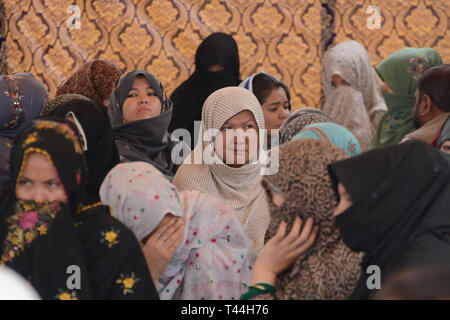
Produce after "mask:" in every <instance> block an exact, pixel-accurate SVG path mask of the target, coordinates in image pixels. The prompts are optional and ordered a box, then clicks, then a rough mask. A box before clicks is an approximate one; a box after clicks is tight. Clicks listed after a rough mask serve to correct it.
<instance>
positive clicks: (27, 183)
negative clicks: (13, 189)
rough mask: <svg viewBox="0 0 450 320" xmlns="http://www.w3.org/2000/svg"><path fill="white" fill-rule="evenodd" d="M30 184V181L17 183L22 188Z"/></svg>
mask: <svg viewBox="0 0 450 320" xmlns="http://www.w3.org/2000/svg"><path fill="white" fill-rule="evenodd" d="M30 184H31V181H30V180H25V179H24V180H20V181H19V185H22V186H26V185H30Z"/></svg>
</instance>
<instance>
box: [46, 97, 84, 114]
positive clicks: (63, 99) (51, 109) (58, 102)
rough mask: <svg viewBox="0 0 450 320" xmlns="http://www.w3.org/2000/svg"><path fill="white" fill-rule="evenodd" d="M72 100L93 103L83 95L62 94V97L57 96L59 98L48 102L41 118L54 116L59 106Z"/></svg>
mask: <svg viewBox="0 0 450 320" xmlns="http://www.w3.org/2000/svg"><path fill="white" fill-rule="evenodd" d="M71 100H86V101H91V100H90V99H89V98H86V97H85V96H83V95H81V94H76V93H66V94H62V95H60V96H57V97H55V98H53V99H50V100H48V101H47V103H46V104H45V107H44V109H43V110H42V112H41V116H42V117H46V116H48V115H50V114H52V113H53V112H54V111H55V109H56V108H57V107H58V106H59V105H61V104H63V103H65V102H68V101H71Z"/></svg>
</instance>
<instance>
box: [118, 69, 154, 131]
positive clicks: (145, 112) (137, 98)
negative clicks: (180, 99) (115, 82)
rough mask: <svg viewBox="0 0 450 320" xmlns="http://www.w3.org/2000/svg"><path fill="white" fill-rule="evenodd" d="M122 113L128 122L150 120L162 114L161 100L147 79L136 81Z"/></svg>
mask: <svg viewBox="0 0 450 320" xmlns="http://www.w3.org/2000/svg"><path fill="white" fill-rule="evenodd" d="M122 113H123V117H124V119H125V121H126V122H132V121H138V120H144V119H150V118H154V117H157V116H159V115H160V114H161V100H160V99H159V97H158V95H157V94H156V92H155V90H153V88H152V87H151V86H150V83H149V82H148V80H147V79H146V78H143V77H136V79H134V82H133V85H132V86H131V89H130V92H129V93H128V96H127V98H126V99H125V102H124V103H123V111H122Z"/></svg>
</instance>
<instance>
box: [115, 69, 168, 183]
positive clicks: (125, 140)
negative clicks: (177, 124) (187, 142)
mask: <svg viewBox="0 0 450 320" xmlns="http://www.w3.org/2000/svg"><path fill="white" fill-rule="evenodd" d="M137 76H143V77H145V78H146V79H147V80H148V82H149V84H150V86H151V87H152V89H153V90H155V92H156V95H157V96H158V97H159V99H160V101H161V109H162V113H161V114H160V115H159V116H157V117H153V118H150V119H144V120H138V121H132V122H126V123H124V121H123V115H122V111H123V105H124V102H125V99H126V98H127V96H128V93H129V92H130V89H131V87H132V86H133V82H134V80H135V79H136V77H137ZM108 115H109V117H110V119H111V122H112V125H113V131H114V134H115V138H116V143H117V148H118V149H119V154H120V155H121V157H123V158H125V160H126V161H145V162H148V163H150V164H152V165H154V166H155V167H156V168H158V169H159V170H160V171H161V172H162V173H163V174H164V175H166V176H167V177H168V178H171V177H173V174H174V171H176V168H175V166H174V165H173V163H172V161H171V150H172V147H173V142H171V141H170V136H169V133H168V132H167V129H168V127H169V123H170V119H171V117H172V102H171V101H170V100H169V99H168V98H167V96H166V94H165V93H164V90H163V87H162V84H161V82H160V81H159V80H158V79H157V78H156V77H155V76H154V75H152V74H151V73H149V72H147V71H144V70H134V71H130V72H128V73H127V74H125V75H123V76H122V77H121V78H120V79H119V80H117V82H116V85H115V87H114V90H113V91H112V92H111V99H110V104H109V108H108Z"/></svg>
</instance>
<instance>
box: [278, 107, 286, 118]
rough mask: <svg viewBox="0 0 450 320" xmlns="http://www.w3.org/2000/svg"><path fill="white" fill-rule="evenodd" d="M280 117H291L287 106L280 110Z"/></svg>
mask: <svg viewBox="0 0 450 320" xmlns="http://www.w3.org/2000/svg"><path fill="white" fill-rule="evenodd" d="M278 115H279V117H280V119H282V120H284V119H286V118H287V117H289V110H288V109H285V108H281V110H280V112H279V113H278Z"/></svg>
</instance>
